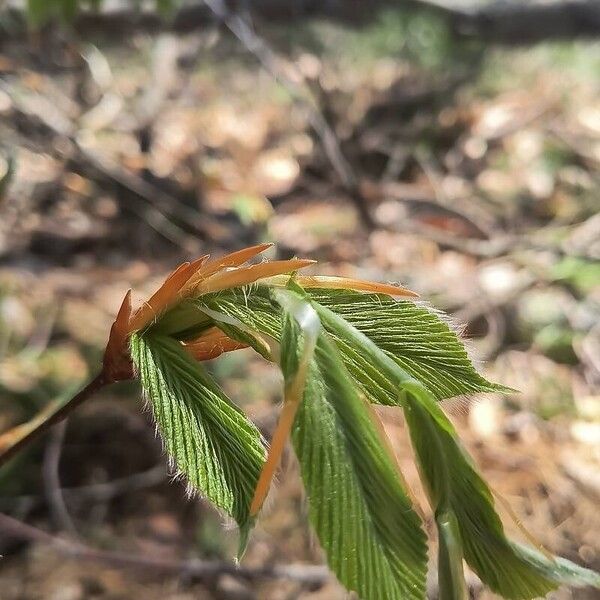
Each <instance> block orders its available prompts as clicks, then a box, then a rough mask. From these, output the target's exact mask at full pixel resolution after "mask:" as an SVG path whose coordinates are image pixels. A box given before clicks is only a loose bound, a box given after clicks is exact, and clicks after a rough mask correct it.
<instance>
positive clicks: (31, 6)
mask: <svg viewBox="0 0 600 600" xmlns="http://www.w3.org/2000/svg"><path fill="white" fill-rule="evenodd" d="M102 4H104V2H103V0H27V16H28V18H29V20H30V21H31V23H32V24H33V25H34V26H36V27H39V26H41V25H44V24H45V23H47V22H48V21H50V20H51V19H53V18H57V17H58V18H60V19H63V20H64V21H72V20H73V18H74V17H75V15H76V14H77V12H78V11H80V10H99V9H100V8H101V7H102ZM131 4H132V5H133V6H136V7H138V8H139V7H141V5H142V4H143V2H142V1H141V0H132V2H131ZM177 4H179V2H177V0H154V5H155V6H156V9H157V10H158V11H159V12H160V13H162V14H164V15H168V14H169V13H170V12H171V11H172V10H173V9H174V8H175V7H176V6H177Z"/></svg>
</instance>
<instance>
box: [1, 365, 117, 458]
mask: <svg viewBox="0 0 600 600" xmlns="http://www.w3.org/2000/svg"><path fill="white" fill-rule="evenodd" d="M109 383H111V382H110V381H109V380H108V379H107V378H106V375H105V374H104V371H101V372H100V373H99V374H98V375H97V376H96V377H95V378H94V379H92V381H90V382H89V383H88V384H87V385H86V386H85V387H84V388H83V389H82V390H81V391H80V392H79V393H77V394H76V395H75V396H73V398H71V399H70V400H68V401H67V402H66V403H58V406H56V405H54V406H53V407H52V409H51V410H50V411H49V412H48V411H43V412H42V413H40V414H39V415H38V416H37V417H35V418H34V419H32V420H31V421H29V423H25V424H24V425H20V426H18V427H15V428H14V429H11V430H10V431H7V432H6V433H4V434H3V435H0V467H2V466H3V465H4V464H6V463H7V462H8V461H9V460H10V459H11V458H13V456H15V455H16V454H17V453H18V452H20V451H21V450H22V449H23V448H25V446H27V445H28V444H30V443H31V442H33V441H34V440H36V439H37V438H38V437H40V436H41V435H42V434H43V433H45V432H46V431H48V429H50V428H51V427H52V426H53V425H56V424H57V423H60V422H61V421H62V420H63V419H65V418H66V417H67V416H68V415H69V414H70V413H71V412H72V411H73V410H75V409H76V408H77V407H78V406H79V405H80V404H83V402H85V401H86V400H87V399H88V398H89V397H90V396H92V395H93V394H95V393H96V392H97V391H98V390H100V389H101V388H103V387H104V386H105V385H107V384H109Z"/></svg>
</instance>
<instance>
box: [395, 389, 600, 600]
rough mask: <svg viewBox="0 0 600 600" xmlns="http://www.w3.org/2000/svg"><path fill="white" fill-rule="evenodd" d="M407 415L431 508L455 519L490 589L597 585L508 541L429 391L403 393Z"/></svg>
mask: <svg viewBox="0 0 600 600" xmlns="http://www.w3.org/2000/svg"><path fill="white" fill-rule="evenodd" d="M405 400H406V409H405V414H406V418H407V422H408V424H409V428H410V434H411V439H412V442H413V446H414V448H415V453H416V455H417V460H418V462H419V466H420V471H421V474H422V476H423V478H424V479H425V480H426V482H427V487H428V488H429V490H430V499H431V502H432V505H433V508H434V510H439V508H438V507H443V510H445V511H446V512H447V513H448V514H449V515H453V516H454V517H455V518H456V521H457V523H458V528H459V530H460V536H461V538H462V542H463V548H464V555H465V559H466V560H467V562H468V563H469V565H470V566H471V568H472V569H473V570H474V571H475V572H476V573H477V574H478V575H479V577H480V578H481V580H482V581H483V582H484V583H485V584H486V585H488V586H489V587H490V588H491V589H492V590H493V591H495V592H497V593H499V594H501V595H502V596H503V597H505V598H509V599H513V598H514V599H526V598H534V597H538V596H543V595H545V594H546V593H548V592H549V591H551V590H552V589H554V588H556V587H557V586H558V585H560V584H563V583H564V584H570V585H579V586H581V585H595V586H596V587H600V575H597V574H596V573H593V572H592V571H589V570H586V569H583V568H581V567H578V566H577V565H575V564H573V563H570V562H569V561H566V560H564V559H552V558H548V557H546V556H544V555H543V554H541V553H539V552H536V551H534V550H533V549H529V548H527V547H526V546H521V545H517V544H514V543H512V542H511V541H510V540H509V539H508V538H507V537H506V535H505V533H504V528H503V526H502V522H501V521H500V518H499V517H498V514H497V513H496V511H495V509H494V501H493V497H492V494H491V492H490V489H489V488H488V486H487V485H486V483H485V482H484V481H483V479H482V478H481V477H480V475H479V474H478V473H477V471H476V470H475V467H474V466H473V464H472V463H471V461H470V459H469V458H468V456H467V455H466V453H465V451H464V450H463V448H462V447H461V445H460V442H459V440H458V437H457V435H456V432H455V430H454V427H453V425H452V424H451V423H450V421H449V420H448V419H447V418H446V416H445V415H444V414H443V412H442V411H441V409H440V408H439V406H438V405H437V404H436V403H435V401H434V400H433V398H431V397H430V396H428V394H427V393H422V392H419V391H418V390H416V389H411V391H410V392H408V393H406V394H405Z"/></svg>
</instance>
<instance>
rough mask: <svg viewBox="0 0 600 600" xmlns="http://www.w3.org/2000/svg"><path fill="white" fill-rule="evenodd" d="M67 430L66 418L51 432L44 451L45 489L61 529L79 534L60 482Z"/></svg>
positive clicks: (74, 534) (53, 515) (54, 516)
mask: <svg viewBox="0 0 600 600" xmlns="http://www.w3.org/2000/svg"><path fill="white" fill-rule="evenodd" d="M66 431H67V420H66V419H65V420H64V421H62V422H61V423H59V424H58V425H56V427H54V429H53V430H52V432H51V434H50V439H49V440H48V444H47V446H46V450H45V452H44V465H43V469H42V474H43V479H44V491H45V494H46V499H47V501H48V504H49V506H50V512H51V514H52V518H53V519H54V521H55V522H56V525H58V526H59V527H60V528H61V529H63V530H65V531H68V532H69V533H70V534H71V535H73V536H75V537H76V536H77V535H78V534H77V528H76V527H75V523H73V519H71V515H70V514H69V511H68V509H67V505H66V503H65V498H64V496H63V493H62V486H61V484H60V457H61V454H62V446H63V442H64V439H65V433H66Z"/></svg>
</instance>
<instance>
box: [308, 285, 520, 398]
mask: <svg viewBox="0 0 600 600" xmlns="http://www.w3.org/2000/svg"><path fill="white" fill-rule="evenodd" d="M309 293H310V296H311V298H312V299H313V300H314V301H315V302H318V303H319V304H321V305H322V306H325V307H327V308H329V309H331V310H332V311H333V312H334V313H336V314H337V315H339V316H341V317H343V318H344V320H345V321H347V322H348V323H349V324H350V325H352V326H354V327H355V328H356V329H358V330H359V331H361V332H362V333H363V334H364V335H366V336H367V337H368V338H369V339H370V340H371V341H373V342H374V343H375V344H376V345H377V346H378V347H379V348H380V349H381V350H383V351H384V352H385V353H386V354H387V355H388V356H390V357H391V358H392V359H393V360H394V362H396V363H397V364H398V366H400V367H401V368H402V369H404V370H405V371H406V372H407V373H409V374H410V375H412V376H413V377H414V378H415V379H417V380H418V381H420V382H421V383H422V384H423V385H424V386H425V387H426V388H427V389H428V390H429V391H430V392H431V393H432V394H433V396H434V397H435V398H436V399H438V400H441V399H444V398H450V397H452V396H458V395H461V394H473V393H477V392H498V391H506V390H507V389H508V388H505V387H503V386H500V385H497V384H494V383H490V382H489V381H487V380H486V379H484V378H483V377H482V376H481V375H480V374H479V373H478V372H477V371H476V370H475V369H474V367H473V364H472V363H471V361H470V359H469V356H468V355H467V352H466V350H465V347H464V345H463V344H462V342H461V341H460V339H459V337H458V336H457V334H456V333H455V332H454V331H453V330H452V329H451V328H450V327H449V326H448V324H447V323H446V322H445V321H444V320H442V319H441V318H440V316H439V315H438V314H437V313H436V312H435V311H433V310H431V309H429V308H426V307H425V306H423V305H419V304H415V303H414V302H412V301H407V300H394V299H392V298H390V297H389V296H384V295H377V294H360V293H357V292H351V291H343V290H310V292H309ZM338 341H339V342H341V345H342V346H343V349H342V354H343V356H344V361H345V362H346V364H347V366H348V368H349V369H350V370H351V372H352V373H353V375H355V376H358V377H357V379H359V381H360V383H361V384H362V385H363V386H367V387H368V386H370V385H372V383H373V382H371V381H369V380H368V379H365V378H364V377H363V374H364V372H365V362H364V360H361V356H360V351H359V352H358V353H357V352H356V351H353V349H352V348H347V347H346V345H345V344H344V343H343V340H338ZM376 383H377V382H375V384H376ZM376 389H377V392H378V393H377V394H373V401H375V402H378V403H381V404H387V405H391V406H393V405H396V404H397V395H396V393H395V391H394V390H393V389H392V390H390V389H387V388H382V387H380V386H377V387H376Z"/></svg>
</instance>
